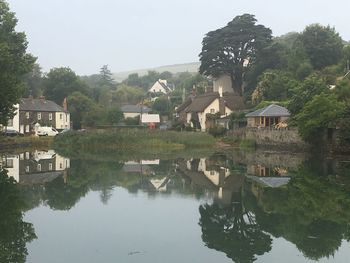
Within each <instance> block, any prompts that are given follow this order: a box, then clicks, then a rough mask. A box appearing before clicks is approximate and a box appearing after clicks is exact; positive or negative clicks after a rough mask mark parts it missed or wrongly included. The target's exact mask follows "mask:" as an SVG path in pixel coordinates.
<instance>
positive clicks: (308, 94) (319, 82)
mask: <svg viewBox="0 0 350 263" xmlns="http://www.w3.org/2000/svg"><path fill="white" fill-rule="evenodd" d="M321 93H329V88H328V86H327V84H326V83H325V81H324V80H323V79H322V78H321V77H320V76H319V75H317V74H312V75H310V76H309V77H307V78H306V79H305V80H304V81H303V82H302V83H301V84H300V85H298V86H297V87H296V88H295V89H294V91H293V96H292V99H291V100H290V102H289V104H288V109H289V111H290V112H291V113H292V114H298V113H299V112H300V111H301V110H302V108H303V107H304V105H305V104H306V103H307V102H308V101H310V100H311V99H312V98H313V97H314V96H315V95H319V94H321Z"/></svg>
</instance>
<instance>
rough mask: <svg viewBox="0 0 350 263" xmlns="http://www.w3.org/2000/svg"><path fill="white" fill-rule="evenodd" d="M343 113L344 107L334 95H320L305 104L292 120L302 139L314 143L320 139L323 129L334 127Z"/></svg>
mask: <svg viewBox="0 0 350 263" xmlns="http://www.w3.org/2000/svg"><path fill="white" fill-rule="evenodd" d="M344 111H345V105H344V103H343V102H340V101H339V100H338V98H337V96H336V95H334V94H331V95H329V94H325V93H322V94H320V95H316V96H314V97H313V99H312V100H311V101H309V102H308V103H306V105H305V106H304V107H303V109H302V110H301V111H300V112H299V113H298V114H297V115H296V116H295V117H294V119H295V121H296V123H297V125H298V130H299V133H300V135H301V136H302V138H303V139H304V140H305V141H307V142H311V143H315V142H318V141H320V139H322V134H323V132H324V131H325V129H327V128H329V127H335V126H336V121H337V120H339V119H340V118H341V117H342V116H343V114H344Z"/></svg>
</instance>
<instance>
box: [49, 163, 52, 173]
mask: <svg viewBox="0 0 350 263" xmlns="http://www.w3.org/2000/svg"><path fill="white" fill-rule="evenodd" d="M49 171H52V163H49Z"/></svg>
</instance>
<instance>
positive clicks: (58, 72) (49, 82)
mask: <svg viewBox="0 0 350 263" xmlns="http://www.w3.org/2000/svg"><path fill="white" fill-rule="evenodd" d="M75 91H80V92H82V93H86V92H87V86H86V84H85V83H83V82H82V81H81V80H80V79H79V77H78V76H77V75H76V74H75V73H74V71H73V70H71V69H70V68H54V69H51V70H50V72H49V73H48V74H47V75H46V78H45V79H44V95H45V96H46V97H47V98H48V99H50V100H53V101H54V102H56V103H57V104H62V102H63V100H64V98H66V97H68V96H69V95H70V94H72V93H73V92H75Z"/></svg>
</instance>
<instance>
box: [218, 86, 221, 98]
mask: <svg viewBox="0 0 350 263" xmlns="http://www.w3.org/2000/svg"><path fill="white" fill-rule="evenodd" d="M218 92H219V96H220V98H222V86H219V89H218Z"/></svg>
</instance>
